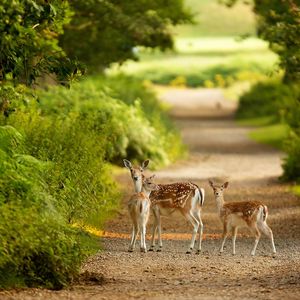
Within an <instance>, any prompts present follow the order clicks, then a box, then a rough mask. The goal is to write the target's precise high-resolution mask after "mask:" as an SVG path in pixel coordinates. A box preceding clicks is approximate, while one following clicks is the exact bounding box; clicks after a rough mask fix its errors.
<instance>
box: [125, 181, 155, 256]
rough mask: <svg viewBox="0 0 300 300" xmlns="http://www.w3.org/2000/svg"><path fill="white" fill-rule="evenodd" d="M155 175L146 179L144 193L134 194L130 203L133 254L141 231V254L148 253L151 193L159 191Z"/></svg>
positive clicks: (131, 249)
mask: <svg viewBox="0 0 300 300" xmlns="http://www.w3.org/2000/svg"><path fill="white" fill-rule="evenodd" d="M153 178H154V175H153V176H151V177H149V178H145V179H144V181H143V184H142V191H141V192H136V193H135V194H133V195H132V196H131V198H130V200H129V202H128V211H129V214H130V217H131V220H132V224H133V226H132V235H131V242H130V246H129V249H128V251H129V252H132V251H133V250H134V248H135V242H136V238H137V235H138V233H139V231H141V252H146V251H147V248H146V225H147V222H148V220H149V213H150V205H151V203H150V199H149V195H150V193H151V191H154V190H156V189H157V185H156V184H155V183H154V182H153Z"/></svg>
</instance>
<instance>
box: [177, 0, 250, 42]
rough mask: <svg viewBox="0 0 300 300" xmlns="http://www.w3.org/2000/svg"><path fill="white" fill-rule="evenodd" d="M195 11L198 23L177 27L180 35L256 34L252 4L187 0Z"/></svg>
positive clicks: (216, 0)
mask: <svg viewBox="0 0 300 300" xmlns="http://www.w3.org/2000/svg"><path fill="white" fill-rule="evenodd" d="M185 2H186V6H187V7H189V8H190V10H191V11H192V12H193V13H194V15H195V16H194V19H195V21H196V24H195V25H194V26H191V25H185V26H181V27H179V28H176V29H175V31H176V32H177V33H178V34H179V36H181V37H182V36H184V37H198V36H202V37H203V36H239V35H247V34H250V35H252V36H253V35H255V15H254V13H253V12H252V10H251V6H249V5H245V4H243V3H241V1H240V2H238V3H237V4H236V5H235V6H234V7H232V8H228V7H226V6H225V5H222V4H220V3H219V1H218V0H185Z"/></svg>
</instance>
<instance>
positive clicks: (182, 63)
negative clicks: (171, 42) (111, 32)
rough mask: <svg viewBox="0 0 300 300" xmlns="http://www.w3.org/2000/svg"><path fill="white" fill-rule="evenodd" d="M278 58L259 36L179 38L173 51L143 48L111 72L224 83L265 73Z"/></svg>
mask: <svg viewBox="0 0 300 300" xmlns="http://www.w3.org/2000/svg"><path fill="white" fill-rule="evenodd" d="M276 61H277V57H276V55H275V54H273V53H272V52H271V51H269V50H268V47H267V44H266V43H264V42H263V41H261V40H259V39H257V38H251V39H247V40H243V41H237V40H236V39H235V38H233V37H210V38H207V37H206V38H200V37H199V38H177V39H176V42H175V51H174V52H171V51H169V52H166V53H161V52H158V51H152V52H150V51H146V50H144V49H141V50H140V61H138V62H133V61H129V62H126V63H125V64H123V65H122V66H121V67H119V66H114V67H112V68H111V69H110V70H109V73H116V72H123V73H126V74H128V75H131V76H133V77H137V78H140V79H142V80H150V81H152V82H154V83H157V84H164V85H168V84H174V85H176V81H177V79H178V77H180V78H181V81H182V80H183V81H184V82H183V83H184V85H187V86H192V87H198V86H207V85H208V87H213V86H218V87H224V86H228V85H231V84H232V83H233V82H235V81H243V80H250V81H252V80H257V79H261V78H262V77H266V76H268V75H269V74H270V73H271V71H272V69H273V68H274V65H275V63H276ZM181 81H180V80H179V83H180V82H181Z"/></svg>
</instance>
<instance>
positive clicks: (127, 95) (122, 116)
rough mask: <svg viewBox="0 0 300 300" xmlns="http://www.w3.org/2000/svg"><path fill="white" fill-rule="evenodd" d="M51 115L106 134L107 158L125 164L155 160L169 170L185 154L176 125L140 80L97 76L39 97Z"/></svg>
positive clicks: (96, 132) (44, 112)
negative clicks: (124, 162)
mask: <svg viewBox="0 0 300 300" xmlns="http://www.w3.org/2000/svg"><path fill="white" fill-rule="evenodd" d="M39 109H41V113H42V114H45V115H58V116H60V117H61V118H63V119H66V118H69V119H70V118H77V119H80V120H84V122H83V123H84V126H87V129H88V130H92V131H93V132H95V134H98V135H101V139H102V141H103V144H105V158H106V159H107V160H109V161H111V162H113V163H116V164H120V163H121V162H122V158H124V157H128V158H130V159H137V160H143V159H145V157H148V158H150V159H151V160H152V161H153V162H154V164H155V165H166V164H168V163H170V161H173V160H174V159H175V158H177V157H179V156H180V155H181V154H182V151H183V150H182V145H181V141H180V138H179V135H178V133H177V131H176V130H174V125H173V124H171V122H170V121H169V119H168V117H167V114H166V112H165V111H164V109H163V107H162V106H161V104H160V103H159V102H158V100H157V99H156V97H155V96H154V94H153V93H151V92H149V91H147V90H146V89H145V87H143V86H142V83H141V82H140V81H137V80H134V79H132V78H126V77H117V78H109V79H105V78H103V77H93V78H89V79H86V80H84V81H82V82H80V83H78V84H76V85H75V84H74V86H73V87H72V89H71V90H66V89H63V88H60V87H58V88H53V89H51V90H49V91H47V92H43V93H41V94H40V96H39Z"/></svg>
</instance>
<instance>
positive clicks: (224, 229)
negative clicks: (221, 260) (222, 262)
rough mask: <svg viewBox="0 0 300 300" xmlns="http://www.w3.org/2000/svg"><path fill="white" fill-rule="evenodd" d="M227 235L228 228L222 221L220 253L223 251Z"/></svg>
mask: <svg viewBox="0 0 300 300" xmlns="http://www.w3.org/2000/svg"><path fill="white" fill-rule="evenodd" d="M227 236H228V228H227V224H226V222H224V225H223V234H222V238H223V241H222V244H221V248H220V253H222V252H223V251H224V245H225V242H226V239H227Z"/></svg>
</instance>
